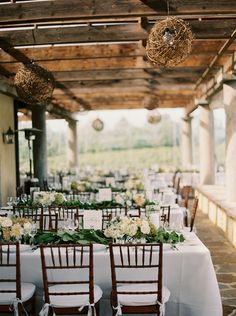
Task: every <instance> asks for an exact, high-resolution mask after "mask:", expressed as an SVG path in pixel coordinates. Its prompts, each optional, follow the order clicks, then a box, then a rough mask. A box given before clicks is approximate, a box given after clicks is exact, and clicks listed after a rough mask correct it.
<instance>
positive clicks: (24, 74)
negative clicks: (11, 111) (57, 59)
mask: <svg viewBox="0 0 236 316" xmlns="http://www.w3.org/2000/svg"><path fill="white" fill-rule="evenodd" d="M14 83H15V87H16V91H17V94H18V96H19V97H20V98H21V99H22V101H24V102H26V103H27V104H32V105H35V104H44V105H46V104H48V103H49V102H50V101H51V98H52V93H53V89H54V85H55V80H54V77H53V75H52V73H51V72H50V71H48V70H46V69H44V68H42V67H41V66H39V65H38V64H36V63H33V62H32V63H28V64H24V65H22V66H21V67H20V69H19V70H18V71H17V73H16V75H15V82H14Z"/></svg>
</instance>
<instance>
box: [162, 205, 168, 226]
mask: <svg viewBox="0 0 236 316" xmlns="http://www.w3.org/2000/svg"><path fill="white" fill-rule="evenodd" d="M160 221H161V222H162V223H163V224H168V225H169V224H170V205H165V206H164V205H163V206H161V207H160Z"/></svg>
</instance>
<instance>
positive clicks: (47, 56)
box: [0, 43, 146, 62]
mask: <svg viewBox="0 0 236 316" xmlns="http://www.w3.org/2000/svg"><path fill="white" fill-rule="evenodd" d="M20 51H21V52H22V53H23V54H24V55H26V56H27V57H28V58H30V59H31V60H34V61H48V60H64V59H68V60H69V59H72V60H73V59H76V60H77V59H86V58H104V56H106V58H110V57H137V56H146V52H145V49H144V47H143V46H141V45H139V43H123V44H100V45H88V46H86V45H76V44H75V46H61V47H58V46H57V47H55V46H53V47H42V48H40V47H37V48H34V47H33V48H25V49H22V48H21V49H20ZM0 60H1V62H14V60H15V59H14V58H13V57H11V56H9V55H8V54H6V53H4V51H1V50H0Z"/></svg>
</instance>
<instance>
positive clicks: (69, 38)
mask: <svg viewBox="0 0 236 316" xmlns="http://www.w3.org/2000/svg"><path fill="white" fill-rule="evenodd" d="M40 3H42V2H40ZM190 25H191V27H192V30H193V33H194V36H195V38H196V39H205V40H209V39H210V40H212V39H227V38H228V37H229V36H230V34H231V33H232V32H233V31H234V29H235V19H228V20H219V19H216V20H215V19H214V20H202V21H198V20H197V21H196V20H192V21H190ZM152 26H153V24H152V23H149V25H148V27H147V30H144V29H143V28H142V27H141V26H140V24H139V23H130V24H116V25H93V24H92V25H87V24H84V25H75V26H74V25H71V26H66V25H65V26H62V27H61V26H60V27H58V26H54V27H43V28H40V27H38V28H37V27H36V28H32V29H24V28H22V29H16V28H15V29H14V28H12V30H9V31H7V30H4V31H1V29H0V38H5V39H6V40H7V41H9V42H10V43H11V45H13V46H22V45H23V46H28V45H29V46H30V45H51V44H68V43H93V42H122V41H125V42H127V41H139V40H146V39H147V36H148V32H149V31H150V29H151V27H152Z"/></svg>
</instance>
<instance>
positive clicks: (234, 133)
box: [223, 82, 236, 202]
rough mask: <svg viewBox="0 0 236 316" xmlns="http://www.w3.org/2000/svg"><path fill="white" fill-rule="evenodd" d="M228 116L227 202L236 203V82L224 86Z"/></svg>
mask: <svg viewBox="0 0 236 316" xmlns="http://www.w3.org/2000/svg"><path fill="white" fill-rule="evenodd" d="M223 99H224V100H223V101H224V106H225V114H226V124H225V125H226V157H225V172H226V191H227V200H228V201H229V202H236V82H232V83H231V84H230V83H229V84H224V85H223Z"/></svg>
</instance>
